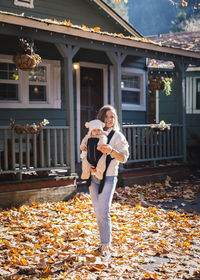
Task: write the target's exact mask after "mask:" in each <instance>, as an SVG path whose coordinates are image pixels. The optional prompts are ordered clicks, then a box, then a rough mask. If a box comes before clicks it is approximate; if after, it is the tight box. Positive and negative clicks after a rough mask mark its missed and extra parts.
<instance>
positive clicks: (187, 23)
mask: <svg viewBox="0 0 200 280" xmlns="http://www.w3.org/2000/svg"><path fill="white" fill-rule="evenodd" d="M169 1H170V2H171V3H172V4H174V5H176V7H177V8H178V10H179V12H178V14H177V16H176V19H175V20H174V21H172V29H171V31H172V32H181V31H198V30H199V17H200V3H199V0H190V1H188V2H186V3H187V5H182V3H183V2H184V1H180V0H179V1H178V0H177V1H174V0H169Z"/></svg>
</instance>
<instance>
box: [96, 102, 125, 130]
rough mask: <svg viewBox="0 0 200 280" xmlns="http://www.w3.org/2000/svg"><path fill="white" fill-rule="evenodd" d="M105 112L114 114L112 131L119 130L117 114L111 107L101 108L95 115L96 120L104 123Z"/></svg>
mask: <svg viewBox="0 0 200 280" xmlns="http://www.w3.org/2000/svg"><path fill="white" fill-rule="evenodd" d="M107 111H112V112H113V114H114V125H113V129H114V130H118V131H119V130H120V125H119V121H118V116H117V112H116V110H115V108H114V107H113V106H111V105H104V106H103V107H101V108H100V109H99V112H98V114H97V119H98V120H100V121H102V122H104V121H105V118H106V113H107Z"/></svg>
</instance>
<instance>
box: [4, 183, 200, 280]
mask: <svg viewBox="0 0 200 280" xmlns="http://www.w3.org/2000/svg"><path fill="white" fill-rule="evenodd" d="M169 179H170V178H167V180H166V182H165V183H164V184H159V183H157V184H148V185H146V186H139V185H135V186H133V187H125V188H118V189H117V191H116V193H115V196H114V201H113V204H112V208H111V217H112V225H113V226H112V239H113V240H112V245H113V247H112V258H111V260H110V261H109V262H104V261H103V260H102V259H101V257H100V256H98V254H97V253H95V252H94V250H95V249H96V248H97V247H98V245H99V236H98V229H97V225H96V222H95V216H94V212H93V209H92V206H91V201H90V198H89V195H87V194H77V195H76V196H75V197H74V198H73V199H72V200H70V201H68V202H54V203H44V204H40V203H37V202H36V203H33V205H32V206H27V205H23V206H21V207H20V208H19V209H15V208H13V209H9V210H2V211H1V212H0V275H1V276H0V279H8V280H10V279H17V280H19V279H32V280H36V279H43V280H44V279H46V280H47V279H48V280H50V279H52V280H53V279H56V280H57V279H75V280H78V279H83V280H86V279H88V280H90V279H91V280H92V279H96V280H97V279H98V280H100V279H106V280H112V279H115V280H120V279H138V280H143V279H149V280H150V279H167V280H170V279H171V280H176V279H188V280H189V279H190V280H192V279H200V215H199V212H194V211H189V212H184V211H183V210H180V209H179V207H178V206H176V203H175V204H174V205H173V206H172V208H171V209H169V208H168V209H165V208H164V207H163V206H164V205H167V204H166V203H168V202H172V201H174V202H176V200H177V199H180V198H181V199H185V202H184V203H185V204H186V203H187V201H189V202H190V203H192V201H194V199H195V195H197V193H198V192H199V191H200V180H199V179H198V178H193V179H194V180H193V181H192V183H191V180H190V181H189V180H185V181H182V182H175V183H174V184H173V186H172V185H171V183H170V180H169ZM154 203H157V205H156V206H155V205H153V204H154ZM184 203H183V202H181V204H182V206H183V207H184Z"/></svg>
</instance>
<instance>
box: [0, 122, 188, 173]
mask: <svg viewBox="0 0 200 280" xmlns="http://www.w3.org/2000/svg"><path fill="white" fill-rule="evenodd" d="M69 133H70V130H69V127H68V126H49V127H44V128H42V130H41V132H40V133H39V134H17V133H15V132H14V131H13V130H12V129H11V128H10V127H9V126H0V174H6V173H18V174H19V175H20V176H21V174H22V173H24V172H27V171H35V172H41V171H48V170H53V169H66V170H70V151H69V147H70V135H69ZM123 133H124V134H125V136H126V138H127V140H128V142H129V146H130V147H129V151H130V157H129V159H128V163H136V162H154V163H155V162H156V161H162V160H172V159H183V158H184V147H183V126H182V125H178V124H177V125H176V124H173V125H171V129H170V130H168V131H164V132H162V131H155V130H153V129H151V125H147V124H145V125H123Z"/></svg>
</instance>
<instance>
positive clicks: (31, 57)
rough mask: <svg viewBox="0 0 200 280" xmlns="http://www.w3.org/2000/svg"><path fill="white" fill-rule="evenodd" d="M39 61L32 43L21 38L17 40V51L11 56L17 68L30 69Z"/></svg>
mask: <svg viewBox="0 0 200 280" xmlns="http://www.w3.org/2000/svg"><path fill="white" fill-rule="evenodd" d="M40 61H41V57H40V56H39V55H38V54H36V53H35V51H34V43H33V42H32V43H29V42H28V41H27V40H25V39H23V38H21V39H20V40H19V51H18V52H17V53H16V55H14V56H13V62H14V63H15V65H16V67H17V68H18V69H21V70H23V71H30V70H32V69H33V68H35V67H36V66H37V65H38V64H39V63H40Z"/></svg>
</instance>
